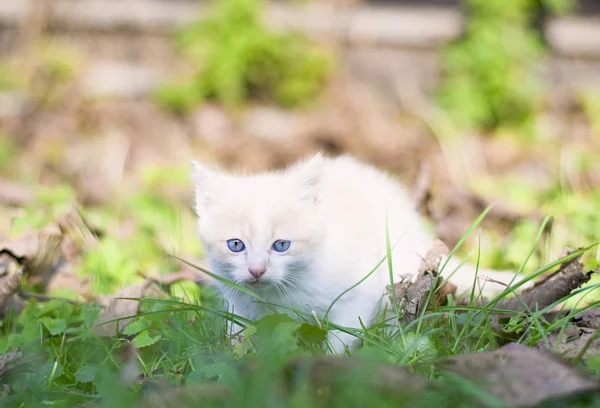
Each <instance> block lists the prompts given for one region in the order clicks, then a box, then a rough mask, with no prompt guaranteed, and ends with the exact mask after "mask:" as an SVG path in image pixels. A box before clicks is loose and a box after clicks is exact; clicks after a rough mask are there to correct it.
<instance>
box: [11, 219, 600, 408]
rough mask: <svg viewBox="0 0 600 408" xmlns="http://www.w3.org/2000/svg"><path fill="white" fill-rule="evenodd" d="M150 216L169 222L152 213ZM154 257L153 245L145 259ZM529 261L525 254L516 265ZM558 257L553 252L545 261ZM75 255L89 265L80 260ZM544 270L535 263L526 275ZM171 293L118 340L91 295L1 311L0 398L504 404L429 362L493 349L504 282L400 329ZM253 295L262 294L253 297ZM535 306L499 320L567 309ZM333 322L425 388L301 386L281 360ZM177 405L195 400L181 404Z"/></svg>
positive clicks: (305, 351) (375, 359)
mask: <svg viewBox="0 0 600 408" xmlns="http://www.w3.org/2000/svg"><path fill="white" fill-rule="evenodd" d="M483 215H485V214H483ZM481 218H482V217H480V219H478V220H477V222H476V223H475V224H474V225H473V227H472V228H470V230H469V232H470V231H472V230H474V229H475V227H476V225H477V224H478V222H480V221H481ZM141 224H143V223H141ZM161 225H163V227H164V226H165V225H168V223H165V222H164V221H163V224H161ZM145 231H146V232H147V230H145ZM540 231H541V229H540ZM537 238H538V239H539V234H538V237H537ZM109 242H110V241H109ZM135 243H136V241H133V242H132V245H134V244H135ZM536 244H537V241H534V242H532V250H531V251H530V254H531V253H532V252H533V248H534V247H535V246H536ZM121 245H122V246H123V248H122V249H123V251H125V252H124V253H127V252H126V251H127V247H126V245H125V244H124V243H123V242H121ZM388 246H389V243H388ZM457 247H458V246H457ZM100 248H103V247H100ZM456 249H458V248H455V250H456ZM101 250H102V249H101ZM115 251H116V253H119V251H118V250H115ZM121 252H122V251H121ZM582 252H583V250H582ZM105 255H109V254H108V253H105ZM90 256H91V255H90ZM121 256H122V255H119V256H118V257H117V259H121V260H120V261H118V262H117V261H115V263H116V264H117V265H115V266H112V267H109V269H110V268H119V267H121V268H122V267H123V265H125V264H126V260H124V259H122V258H121ZM573 256H574V255H570V257H573ZM159 257H160V255H158V254H154V255H153V258H152V259H153V260H156V259H157V258H159ZM529 259H530V257H529V256H528V257H526V258H525V259H524V260H523V265H525V264H526V263H527V261H528V260H529ZM88 262H89V261H88ZM382 262H383V260H382ZM558 263H559V261H556V262H553V263H552V264H550V265H549V267H552V266H556V265H558ZM84 265H88V266H89V263H88V264H86V263H84ZM545 269H547V268H541V269H540V270H538V271H537V272H536V273H535V274H534V275H536V274H539V273H542V272H543V271H544V270H545ZM101 273H108V272H107V271H102V272H101ZM215 278H218V277H217V276H215ZM124 279H125V280H126V278H124ZM358 284H360V283H358ZM594 289H596V290H597V286H594V287H593V288H591V289H588V290H594ZM171 292H172V293H178V295H177V296H175V295H171V296H170V297H167V298H165V299H144V300H143V302H142V306H141V310H140V313H139V314H138V316H137V317H136V318H135V320H134V321H133V323H130V324H129V325H128V326H126V329H125V330H124V332H123V334H122V335H121V336H120V337H119V338H117V337H114V336H113V337H110V336H109V337H98V335H97V334H96V333H95V331H94V329H93V325H94V322H95V321H96V319H97V318H98V315H99V308H98V307H97V306H95V305H94V304H93V303H92V304H83V305H71V304H68V303H66V302H64V301H57V300H54V301H50V302H36V301H34V300H30V301H29V303H28V305H27V307H26V308H25V310H23V311H22V312H21V313H20V314H18V315H8V316H6V317H5V318H4V319H3V320H2V324H1V326H0V330H1V332H2V337H1V338H0V353H4V352H6V351H8V350H10V349H13V348H15V347H19V348H20V349H21V350H22V351H23V353H24V355H25V357H24V361H25V363H24V364H23V365H21V366H19V367H17V368H15V369H13V370H11V371H9V372H8V373H7V374H5V375H4V376H3V377H2V382H3V383H8V384H10V385H11V392H10V393H9V394H8V395H7V396H4V397H0V404H1V405H2V406H6V407H13V406H14V407H37V406H40V407H41V406H44V407H45V406H60V407H70V406H76V405H77V404H83V405H84V406H101V407H129V406H134V404H135V403H136V401H140V400H141V399H143V398H149V397H150V396H152V395H153V394H152V393H153V392H158V395H162V394H164V393H166V392H169V391H166V390H165V388H162V387H167V388H168V387H174V386H183V387H186V388H184V389H187V388H189V389H192V390H213V389H217V388H215V387H225V388H226V389H227V390H228V391H227V394H226V396H224V397H223V396H221V397H210V395H212V394H210V393H209V392H208V391H206V395H204V394H203V395H204V397H203V400H202V401H203V402H202V405H201V406H232V407H234V406H236V407H237V406H244V407H248V406H256V407H267V406H268V407H270V406H273V407H279V406H281V407H284V406H285V407H287V406H290V407H312V406H318V407H321V406H322V407H326V406H327V407H329V406H334V407H336V406H348V405H350V406H365V405H369V406H371V405H373V406H377V407H380V406H381V407H387V406H390V407H391V406H396V407H397V406H406V407H413V406H417V407H419V406H423V407H426V406H441V407H458V406H473V403H474V402H473V401H474V399H473V398H479V401H480V403H481V401H483V403H484V405H483V406H504V405H502V404H501V402H500V403H499V401H498V400H497V399H494V398H493V397H491V396H490V395H486V394H485V393H483V391H482V390H481V389H478V388H476V387H475V388H474V387H473V386H472V385H470V384H469V383H468V382H466V381H465V380H461V379H460V378H456V377H452V376H442V377H439V371H438V370H437V369H436V368H435V367H436V362H437V361H439V359H440V358H443V357H447V356H453V355H457V354H459V353H468V352H476V351H484V350H493V349H496V348H497V347H498V345H499V339H498V338H497V337H496V335H494V332H493V331H492V326H491V322H490V314H491V313H493V312H494V311H495V310H494V305H495V304H496V301H498V300H500V299H501V298H502V297H505V296H508V295H509V292H510V291H509V290H507V291H505V292H504V293H503V294H501V295H499V297H498V298H497V299H494V300H493V301H492V303H491V304H490V305H489V306H485V307H477V306H474V305H471V306H454V305H453V304H452V303H451V304H450V305H449V306H444V307H435V308H433V309H432V310H430V311H428V312H427V313H424V314H423V315H422V316H421V317H420V318H419V319H418V320H416V321H414V322H412V323H410V324H408V325H406V326H404V327H395V326H391V324H390V323H391V322H389V321H383V318H380V319H378V321H377V323H376V324H374V325H373V326H372V327H364V328H363V329H361V330H358V331H356V330H351V329H348V328H343V327H339V326H336V325H334V324H332V323H331V322H328V321H327V319H326V318H325V319H315V318H314V317H313V316H311V315H303V314H302V313H300V312H294V311H291V313H290V315H291V316H292V317H290V316H288V315H281V314H273V315H269V316H266V317H264V318H263V319H261V320H259V321H248V320H245V319H243V318H241V317H239V316H235V315H233V314H231V313H227V312H224V311H223V304H222V301H221V300H220V298H219V296H218V294H217V293H216V292H215V291H214V290H213V289H211V288H209V287H197V286H194V285H191V286H190V285H187V286H179V284H176V285H174V286H173V287H172V288H171ZM257 301H262V299H260V298H257ZM591 306H592V307H598V306H599V304H598V302H596V303H594V304H592V305H591ZM545 311H546V310H537V311H532V312H531V314H530V315H529V316H524V315H522V314H514V316H513V318H512V319H511V320H510V322H509V325H510V327H511V328H512V330H514V331H515V332H516V331H518V330H520V329H522V328H525V327H526V330H524V331H523V332H522V333H521V336H520V338H519V342H520V343H522V344H525V345H534V344H535V343H536V342H537V341H539V340H543V339H544V338H545V337H546V336H547V333H549V332H550V331H551V330H552V329H554V328H561V327H562V328H564V327H565V326H566V324H567V319H568V318H562V319H560V320H558V321H554V322H546V321H545V320H544V318H543V316H542V314H543V313H544V312H545ZM232 320H235V321H236V322H237V323H238V324H240V325H242V326H243V327H244V332H243V333H244V339H243V342H241V343H239V344H235V345H232V344H231V337H232V335H233V333H230V332H229V330H228V326H227V323H226V322H227V321H232ZM526 323H527V325H526ZM332 329H341V330H343V331H347V332H350V333H353V334H354V335H355V336H356V337H358V338H360V339H362V340H363V346H362V347H361V348H360V349H359V350H358V351H357V352H356V353H355V358H360V359H362V360H363V361H365V362H366V363H365V364H367V367H371V365H373V366H374V365H376V364H381V363H388V364H394V365H401V366H405V367H407V368H408V369H409V370H411V371H413V372H415V373H419V374H421V375H423V376H425V377H429V378H436V380H435V387H433V388H431V389H429V388H428V389H427V390H424V391H422V392H411V390H410V389H407V390H406V394H405V395H404V394H402V397H401V398H400V397H399V394H398V393H394V394H393V395H390V394H389V393H386V392H384V391H382V390H380V389H378V388H377V387H373V386H372V385H371V384H370V383H369V382H368V381H365V378H364V375H365V374H364V371H361V372H352V371H351V370H350V371H349V372H348V373H346V375H342V374H340V378H339V379H337V380H335V381H333V382H332V383H331V384H330V385H329V387H327V389H319V390H314V389H312V388H311V386H310V385H309V384H308V380H307V375H306V373H303V372H302V371H301V370H300V371H294V372H292V373H290V372H289V367H288V364H289V363H290V361H292V360H293V359H295V358H298V357H301V356H310V355H322V354H325V353H326V350H327V345H326V344H324V343H323V342H324V340H325V339H326V333H327V330H332ZM129 342H132V343H133V344H134V345H135V346H136V347H137V348H138V352H139V355H138V356H137V357H133V358H131V359H129V360H125V361H129V363H127V364H132V362H133V363H135V364H137V365H138V366H139V370H140V373H141V377H140V378H138V379H134V380H131V381H129V382H126V381H125V380H124V379H123V372H124V371H125V369H124V362H123V359H122V357H121V354H122V353H123V352H125V351H126V350H127V347H128V344H129ZM580 363H581V364H584V365H586V366H588V367H589V368H590V369H592V370H596V372H598V371H599V370H600V367H599V366H600V364H599V362H598V359H589V360H583V361H581V362H580ZM284 373H287V374H285V375H284ZM290 376H291V377H290ZM142 380H143V381H142ZM284 380H285V381H284ZM202 387H204V388H202ZM211 387H212V388H211ZM219 389H220V388H219ZM197 392H199V393H201V394H202V393H203V392H204V391H202V392H200V391H197ZM217 394H218V393H217ZM215 398H216V399H215ZM594 403H595V404H598V403H600V399H598V398H596V399H595V400H593V401H591V402H589V401H587V402H583V403H582V404H583V405H580V406H593V404H594ZM144 404H145V405H146V404H147V403H144ZM157 406H160V405H157ZM176 406H178V407H186V406H190V407H196V406H200V405H198V403H188V404H186V403H185V402H181V403H180V404H178V405H176ZM479 406H481V405H479ZM573 406H576V405H573Z"/></svg>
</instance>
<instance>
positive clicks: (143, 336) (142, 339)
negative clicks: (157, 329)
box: [133, 330, 162, 348]
mask: <svg viewBox="0 0 600 408" xmlns="http://www.w3.org/2000/svg"><path fill="white" fill-rule="evenodd" d="M161 337H162V336H161V335H160V334H158V335H156V336H153V337H150V333H149V332H148V330H144V331H143V332H141V333H140V334H138V335H137V336H136V337H135V338H134V339H133V344H135V345H136V346H137V347H139V348H143V347H148V346H151V345H153V344H154V343H156V342H157V341H158V340H160V339H161Z"/></svg>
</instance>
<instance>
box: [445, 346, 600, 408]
mask: <svg viewBox="0 0 600 408" xmlns="http://www.w3.org/2000/svg"><path fill="white" fill-rule="evenodd" d="M441 367H442V368H443V369H445V370H447V371H450V372H452V373H455V374H458V375H460V376H462V377H464V378H465V379H468V380H470V381H472V382H474V383H476V385H477V386H479V387H481V388H483V389H484V390H485V391H487V392H488V393H490V394H492V395H494V396H496V397H498V398H500V399H502V400H503V401H504V402H505V403H507V404H508V405H511V406H531V405H536V404H539V403H541V402H543V401H545V400H548V399H550V398H555V397H566V396H569V395H572V394H575V393H578V392H583V391H599V390H600V382H599V381H598V380H597V379H595V378H593V377H592V376H591V375H590V374H589V373H587V372H585V371H583V370H580V369H579V368H577V367H575V366H572V365H570V364H569V363H567V362H566V361H564V360H562V359H561V358H560V357H558V356H556V355H554V354H552V353H550V352H547V351H540V350H536V349H534V348H529V347H526V346H523V345H520V344H517V343H510V344H507V345H505V346H503V347H501V348H500V349H498V350H496V351H490V352H481V353H470V354H462V355H458V356H454V357H450V358H446V359H444V360H442V365H441Z"/></svg>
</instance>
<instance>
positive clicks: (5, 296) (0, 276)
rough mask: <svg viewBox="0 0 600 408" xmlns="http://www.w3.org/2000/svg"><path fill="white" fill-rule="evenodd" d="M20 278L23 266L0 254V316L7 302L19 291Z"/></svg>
mask: <svg viewBox="0 0 600 408" xmlns="http://www.w3.org/2000/svg"><path fill="white" fill-rule="evenodd" d="M22 277H23V266H21V265H19V263H18V262H17V260H16V259H15V258H14V257H12V256H10V255H8V254H3V253H0V315H2V313H1V311H3V310H4V306H5V304H6V303H7V301H8V300H9V299H10V298H12V297H13V296H14V295H15V294H16V293H17V292H18V290H19V289H20V287H21V278H22Z"/></svg>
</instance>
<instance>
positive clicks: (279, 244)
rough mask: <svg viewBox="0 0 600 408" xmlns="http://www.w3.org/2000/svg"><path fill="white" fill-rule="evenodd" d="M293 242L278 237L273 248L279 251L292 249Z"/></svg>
mask: <svg viewBox="0 0 600 408" xmlns="http://www.w3.org/2000/svg"><path fill="white" fill-rule="evenodd" d="M291 244H292V243H291V242H290V241H288V240H286V239H278V240H277V241H275V242H274V243H273V249H274V250H275V251H277V252H285V251H287V250H288V249H290V245H291Z"/></svg>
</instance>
